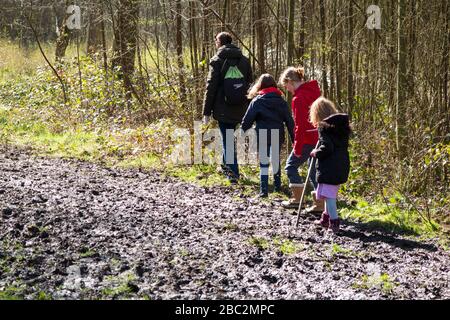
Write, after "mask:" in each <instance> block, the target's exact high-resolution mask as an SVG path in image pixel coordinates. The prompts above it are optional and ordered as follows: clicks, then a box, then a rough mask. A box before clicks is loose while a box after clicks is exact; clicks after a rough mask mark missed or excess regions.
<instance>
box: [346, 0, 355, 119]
mask: <svg viewBox="0 0 450 320" xmlns="http://www.w3.org/2000/svg"><path fill="white" fill-rule="evenodd" d="M347 19H348V25H347V33H348V34H347V36H348V42H347V112H348V113H349V115H350V117H351V116H352V112H353V105H354V103H353V98H354V92H353V28H354V25H353V3H352V2H350V3H349V4H348V18H347Z"/></svg>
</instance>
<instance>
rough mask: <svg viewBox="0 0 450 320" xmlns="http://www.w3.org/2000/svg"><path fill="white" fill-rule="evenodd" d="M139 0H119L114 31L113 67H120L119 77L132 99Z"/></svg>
mask: <svg viewBox="0 0 450 320" xmlns="http://www.w3.org/2000/svg"><path fill="white" fill-rule="evenodd" d="M138 19H139V2H138V0H119V7H118V12H117V25H116V30H114V57H113V59H112V65H113V67H116V66H120V68H121V69H120V72H119V76H122V77H123V80H124V89H125V90H126V92H127V96H128V97H131V92H132V91H133V85H132V77H133V74H134V70H135V69H134V67H135V66H134V61H135V57H136V47H137V40H138Z"/></svg>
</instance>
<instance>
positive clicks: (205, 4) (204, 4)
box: [200, 0, 261, 65]
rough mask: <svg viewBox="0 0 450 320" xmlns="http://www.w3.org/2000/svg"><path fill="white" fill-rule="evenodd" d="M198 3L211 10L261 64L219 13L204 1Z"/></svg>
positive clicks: (256, 60) (257, 61)
mask: <svg viewBox="0 0 450 320" xmlns="http://www.w3.org/2000/svg"><path fill="white" fill-rule="evenodd" d="M200 3H201V4H202V6H203V7H205V8H206V9H208V10H209V11H211V12H212V13H213V14H214V15H215V16H216V18H217V19H218V20H219V21H220V22H221V23H222V24H224V25H225V26H226V27H227V29H228V30H229V31H230V33H231V34H232V35H233V36H234V37H235V38H236V39H237V40H238V41H239V42H240V43H241V45H242V46H243V47H244V48H245V49H246V50H247V51H248V53H249V55H250V56H251V57H252V58H253V59H254V60H255V62H256V63H257V64H258V65H261V63H260V62H259V60H258V59H257V58H256V57H255V55H254V54H253V52H252V51H251V50H250V48H249V47H247V46H246V45H245V43H244V42H243V41H242V40H241V38H240V37H239V36H238V35H237V34H236V33H235V32H234V31H233V29H232V28H231V27H230V26H228V24H226V23H225V21H224V20H223V19H222V18H221V17H220V15H219V14H218V13H217V12H216V11H215V10H214V9H212V8H210V7H208V5H207V3H206V1H204V0H200Z"/></svg>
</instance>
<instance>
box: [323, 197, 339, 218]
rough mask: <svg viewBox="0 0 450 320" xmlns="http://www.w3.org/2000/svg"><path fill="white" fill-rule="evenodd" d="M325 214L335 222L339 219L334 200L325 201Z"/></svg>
mask: <svg viewBox="0 0 450 320" xmlns="http://www.w3.org/2000/svg"><path fill="white" fill-rule="evenodd" d="M325 212H326V213H328V214H329V215H330V219H331V220H336V219H338V218H339V217H338V213H337V205H336V199H331V198H326V199H325Z"/></svg>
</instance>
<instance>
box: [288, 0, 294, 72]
mask: <svg viewBox="0 0 450 320" xmlns="http://www.w3.org/2000/svg"><path fill="white" fill-rule="evenodd" d="M294 20H295V0H289V20H288V49H287V51H288V56H287V64H288V65H292V63H293V62H294V61H293V57H294V49H295V46H294V25H295V21H294Z"/></svg>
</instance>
